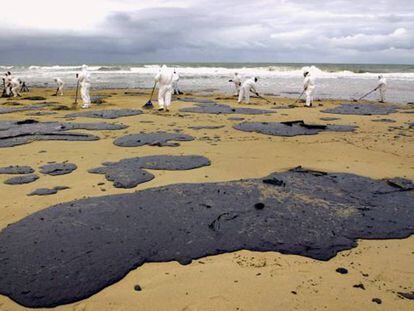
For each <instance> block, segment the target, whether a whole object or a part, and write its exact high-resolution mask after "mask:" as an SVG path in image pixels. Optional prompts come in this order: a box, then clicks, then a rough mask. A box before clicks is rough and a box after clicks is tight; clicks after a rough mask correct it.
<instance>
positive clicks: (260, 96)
mask: <svg viewBox="0 0 414 311" xmlns="http://www.w3.org/2000/svg"><path fill="white" fill-rule="evenodd" d="M256 95H257V97H259V98H261V99H263V100H264V101H266V102H267V103H268V104H271V105H272V104H274V103H272V102H271V101H270V100H268V99H267V98H266V97H263V96H262V95H259V93H256Z"/></svg>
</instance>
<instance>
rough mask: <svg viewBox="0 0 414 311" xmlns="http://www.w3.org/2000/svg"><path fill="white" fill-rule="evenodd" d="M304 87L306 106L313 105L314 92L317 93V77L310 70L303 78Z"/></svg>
mask: <svg viewBox="0 0 414 311" xmlns="http://www.w3.org/2000/svg"><path fill="white" fill-rule="evenodd" d="M303 88H304V90H305V94H306V106H307V107H311V106H312V103H313V94H314V93H315V79H314V78H313V77H312V75H311V73H310V72H308V74H307V75H306V77H305V79H304V80H303Z"/></svg>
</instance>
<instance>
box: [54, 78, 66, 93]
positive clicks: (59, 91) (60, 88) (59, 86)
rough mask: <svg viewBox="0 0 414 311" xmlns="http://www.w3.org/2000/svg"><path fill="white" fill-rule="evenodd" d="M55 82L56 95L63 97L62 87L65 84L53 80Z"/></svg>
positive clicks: (59, 79) (58, 80)
mask: <svg viewBox="0 0 414 311" xmlns="http://www.w3.org/2000/svg"><path fill="white" fill-rule="evenodd" d="M55 82H56V85H57V90H56V95H57V94H60V95H63V86H64V85H65V83H64V82H63V81H62V79H61V78H55Z"/></svg>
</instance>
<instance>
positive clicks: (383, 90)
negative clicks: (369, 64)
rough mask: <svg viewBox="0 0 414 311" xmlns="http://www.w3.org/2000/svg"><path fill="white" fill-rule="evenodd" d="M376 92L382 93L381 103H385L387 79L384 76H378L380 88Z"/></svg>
mask: <svg viewBox="0 0 414 311" xmlns="http://www.w3.org/2000/svg"><path fill="white" fill-rule="evenodd" d="M376 90H379V92H380V103H384V102H385V93H386V92H387V79H385V78H384V76H383V75H379V76H378V86H377V88H376Z"/></svg>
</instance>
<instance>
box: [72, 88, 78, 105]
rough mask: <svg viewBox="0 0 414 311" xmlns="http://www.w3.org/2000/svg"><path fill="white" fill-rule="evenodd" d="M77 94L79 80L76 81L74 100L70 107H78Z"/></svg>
mask: <svg viewBox="0 0 414 311" xmlns="http://www.w3.org/2000/svg"><path fill="white" fill-rule="evenodd" d="M78 95H79V81H78V83H76V94H75V102H74V103H73V104H72V109H76V108H78Z"/></svg>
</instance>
